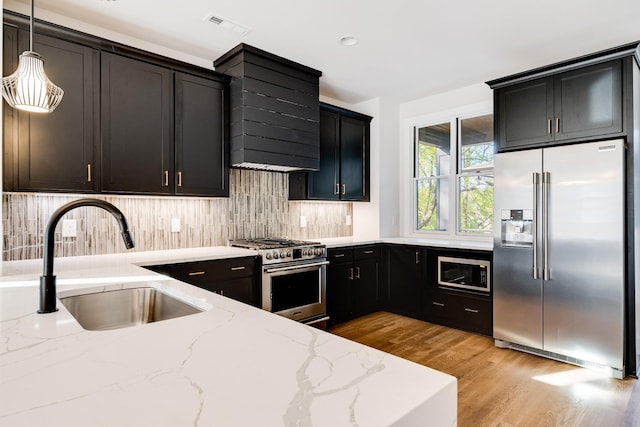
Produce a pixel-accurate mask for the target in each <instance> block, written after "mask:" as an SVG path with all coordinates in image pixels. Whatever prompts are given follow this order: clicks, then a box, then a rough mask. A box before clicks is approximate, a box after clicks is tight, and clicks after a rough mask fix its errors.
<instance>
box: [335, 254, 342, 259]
mask: <svg viewBox="0 0 640 427" xmlns="http://www.w3.org/2000/svg"><path fill="white" fill-rule="evenodd" d="M343 256H344V254H335V255H334V256H333V257H334V258H342V257H343Z"/></svg>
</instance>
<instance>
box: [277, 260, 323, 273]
mask: <svg viewBox="0 0 640 427" xmlns="http://www.w3.org/2000/svg"><path fill="white" fill-rule="evenodd" d="M328 264H329V261H322V262H314V263H313V264H298V265H290V266H288V267H280V268H269V269H267V270H265V273H277V272H279V271H289V270H299V269H301V268H309V267H320V266H323V265H328Z"/></svg>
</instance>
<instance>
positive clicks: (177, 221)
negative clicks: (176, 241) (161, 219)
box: [171, 218, 180, 233]
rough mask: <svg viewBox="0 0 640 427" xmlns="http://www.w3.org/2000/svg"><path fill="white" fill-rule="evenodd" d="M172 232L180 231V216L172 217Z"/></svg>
mask: <svg viewBox="0 0 640 427" xmlns="http://www.w3.org/2000/svg"><path fill="white" fill-rule="evenodd" d="M171 232H172V233H179V232H180V218H171Z"/></svg>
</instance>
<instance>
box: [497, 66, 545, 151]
mask: <svg viewBox="0 0 640 427" xmlns="http://www.w3.org/2000/svg"><path fill="white" fill-rule="evenodd" d="M496 102H497V104H498V108H497V109H496V112H497V114H498V117H496V122H497V123H498V126H497V131H498V135H497V141H498V146H499V149H500V150H502V149H512V148H519V147H522V146H528V145H533V144H540V143H546V142H550V141H552V140H553V134H552V126H551V122H552V116H553V78H552V77H548V78H543V79H538V80H533V81H530V82H525V83H521V84H517V85H514V86H509V87H506V88H502V89H498V90H497V93H496Z"/></svg>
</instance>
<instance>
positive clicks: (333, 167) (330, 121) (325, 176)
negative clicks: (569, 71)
mask: <svg viewBox="0 0 640 427" xmlns="http://www.w3.org/2000/svg"><path fill="white" fill-rule="evenodd" d="M339 154H340V117H339V116H338V115H337V114H335V113H332V112H329V111H324V110H322V109H321V110H320V170H318V171H317V172H309V176H308V186H309V187H308V195H307V196H308V198H309V199H320V200H338V199H339V198H340V195H339V190H340V189H339V188H338V187H337V186H338V179H339V173H338V168H339Z"/></svg>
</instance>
